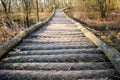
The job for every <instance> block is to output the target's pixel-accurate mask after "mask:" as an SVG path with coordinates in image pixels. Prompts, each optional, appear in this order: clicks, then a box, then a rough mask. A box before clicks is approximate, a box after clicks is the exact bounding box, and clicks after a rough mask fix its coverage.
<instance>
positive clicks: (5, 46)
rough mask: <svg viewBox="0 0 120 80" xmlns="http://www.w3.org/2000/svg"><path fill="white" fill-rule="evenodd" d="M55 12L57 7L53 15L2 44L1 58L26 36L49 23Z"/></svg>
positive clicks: (0, 48) (0, 49) (0, 47)
mask: <svg viewBox="0 0 120 80" xmlns="http://www.w3.org/2000/svg"><path fill="white" fill-rule="evenodd" d="M54 14H55V8H54V9H53V11H52V13H51V15H50V16H49V17H48V18H47V19H45V20H44V21H42V22H38V23H37V24H34V25H32V26H31V27H30V28H28V29H25V30H24V31H22V32H20V33H19V34H18V35H16V36H15V37H13V38H12V39H11V40H9V41H7V42H5V43H4V44H3V45H1V46H0V58H1V57H2V56H3V55H5V54H6V53H7V52H9V51H10V50H11V49H12V48H14V47H15V46H16V45H18V44H19V43H20V42H21V41H22V40H23V39H24V38H26V37H27V36H29V35H30V34H31V33H33V32H35V31H37V30H38V29H39V28H41V27H42V26H43V25H45V23H47V22H48V21H49V20H50V19H51V18H52V16H53V15H54Z"/></svg>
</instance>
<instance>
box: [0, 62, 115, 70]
mask: <svg viewBox="0 0 120 80" xmlns="http://www.w3.org/2000/svg"><path fill="white" fill-rule="evenodd" d="M0 65H1V66H0V69H1V70H2V69H5V70H10V69H15V70H23V69H24V70H67V71H69V70H102V69H104V70H105V69H111V68H113V66H112V65H111V63H109V62H78V63H51V62H50V63H3V64H0Z"/></svg>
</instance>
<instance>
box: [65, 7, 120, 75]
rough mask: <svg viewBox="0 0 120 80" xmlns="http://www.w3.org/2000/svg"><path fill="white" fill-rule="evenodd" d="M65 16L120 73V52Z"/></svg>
mask: <svg viewBox="0 0 120 80" xmlns="http://www.w3.org/2000/svg"><path fill="white" fill-rule="evenodd" d="M65 9H67V8H65ZM63 10H64V9H63ZM64 15H65V16H66V18H67V19H68V20H70V21H72V22H73V23H75V25H77V26H78V28H79V29H80V30H81V31H82V32H83V34H84V35H85V36H86V37H87V38H89V39H90V40H91V41H92V42H93V43H94V44H95V45H96V46H98V47H99V48H100V49H101V51H103V52H104V53H105V55H106V56H107V58H108V59H109V60H110V61H111V63H112V64H113V65H114V67H115V68H116V70H117V71H118V72H119V73H120V52H119V51H118V50H117V49H115V48H113V47H112V46H109V45H107V44H106V43H105V42H103V41H102V40H100V39H99V38H98V37H97V36H95V35H94V34H93V33H92V32H90V31H89V30H88V29H87V28H85V27H83V26H82V25H81V24H80V23H78V22H77V21H75V20H73V19H71V18H69V17H68V16H67V15H66V14H65V13H64Z"/></svg>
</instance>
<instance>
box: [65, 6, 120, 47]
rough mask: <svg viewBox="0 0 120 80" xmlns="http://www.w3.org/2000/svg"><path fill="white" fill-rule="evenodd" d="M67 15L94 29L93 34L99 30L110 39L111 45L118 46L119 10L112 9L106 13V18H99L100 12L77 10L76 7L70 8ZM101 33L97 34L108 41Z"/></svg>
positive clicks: (119, 40) (119, 35)
mask: <svg viewBox="0 0 120 80" xmlns="http://www.w3.org/2000/svg"><path fill="white" fill-rule="evenodd" d="M66 13H68V15H70V16H72V17H73V18H74V19H75V20H77V21H79V22H82V23H84V24H85V25H87V26H89V28H91V29H95V30H96V31H95V32H94V33H95V34H98V33H96V32H97V31H100V32H101V33H102V34H103V35H105V36H107V37H108V38H109V39H110V40H111V41H112V44H111V43H110V45H112V46H117V47H120V31H119V30H120V11H119V10H113V11H110V12H109V13H108V16H107V18H106V19H101V18H100V14H99V13H98V12H94V11H78V10H77V8H71V10H70V11H69V10H68V12H66ZM92 31H93V30H92ZM103 35H101V36H99V37H101V39H103V40H104V41H105V42H108V43H109V40H108V38H107V39H106V38H104V37H103Z"/></svg>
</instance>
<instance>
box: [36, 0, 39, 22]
mask: <svg viewBox="0 0 120 80" xmlns="http://www.w3.org/2000/svg"><path fill="white" fill-rule="evenodd" d="M36 8H37V22H39V6H38V0H36Z"/></svg>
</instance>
